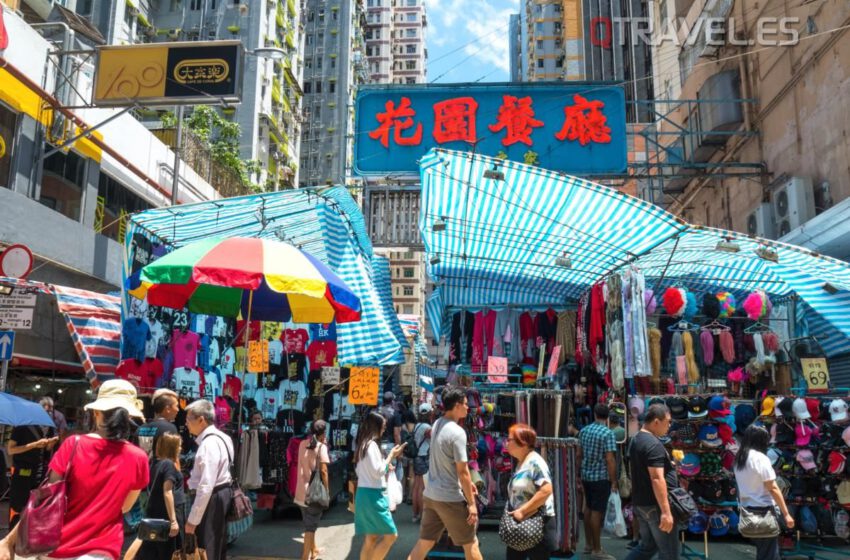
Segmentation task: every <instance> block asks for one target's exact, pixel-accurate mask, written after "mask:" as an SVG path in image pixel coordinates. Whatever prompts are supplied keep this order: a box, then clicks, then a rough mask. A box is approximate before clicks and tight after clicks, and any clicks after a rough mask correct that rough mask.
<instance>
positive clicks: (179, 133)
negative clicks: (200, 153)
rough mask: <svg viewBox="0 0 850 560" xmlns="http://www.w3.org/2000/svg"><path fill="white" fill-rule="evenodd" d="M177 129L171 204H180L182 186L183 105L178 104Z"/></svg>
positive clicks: (172, 171)
mask: <svg viewBox="0 0 850 560" xmlns="http://www.w3.org/2000/svg"><path fill="white" fill-rule="evenodd" d="M176 114H177V131H176V134H175V136H176V138H175V140H174V167H173V169H172V170H171V205H172V206H176V205H177V204H179V201H178V200H177V193H178V189H179V187H180V152H182V150H183V105H178V106H177V111H176Z"/></svg>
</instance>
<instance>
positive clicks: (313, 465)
mask: <svg viewBox="0 0 850 560" xmlns="http://www.w3.org/2000/svg"><path fill="white" fill-rule="evenodd" d="M326 430H327V423H326V422H325V421H324V420H316V421H315V422H313V424H312V425H311V426H310V430H309V434H310V437H309V439H305V440H304V441H302V442H301V443H300V444H299V445H298V484H297V486H296V487H295V500H294V501H295V503H296V504H297V505H298V506H299V507H300V508H301V517H302V519H303V520H304V549H303V550H302V551H301V560H316V559H317V558H318V557H319V555H320V554H321V550H320V549H319V547H318V546H316V529H318V527H319V522H320V521H321V520H322V512H323V511H324V510H325V509H326V508H327V507H328V503H327V501H328V493H329V492H330V487H329V486H328V463H330V462H331V461H330V458H329V457H328V444H327V436H326ZM317 476H318V477H319V480H318V481H317V480H316V477H317ZM319 483H320V484H321V485H322V486H324V495H323V496H319V495H317V494H316V493H315V491H314V488H315V485H316V484H319ZM319 490H321V487H320V488H319ZM320 493H321V492H319V494H320ZM314 494H316V495H314Z"/></svg>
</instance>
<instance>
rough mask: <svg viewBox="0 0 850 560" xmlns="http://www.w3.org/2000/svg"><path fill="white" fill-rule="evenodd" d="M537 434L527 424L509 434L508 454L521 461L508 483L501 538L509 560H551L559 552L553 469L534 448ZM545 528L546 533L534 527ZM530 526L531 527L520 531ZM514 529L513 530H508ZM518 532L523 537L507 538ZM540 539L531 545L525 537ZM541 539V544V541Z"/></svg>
mask: <svg viewBox="0 0 850 560" xmlns="http://www.w3.org/2000/svg"><path fill="white" fill-rule="evenodd" d="M536 444H537V432H535V431H534V429H533V428H532V427H531V426H528V425H526V424H514V425H513V426H511V428H510V430H509V431H508V446H507V449H508V453H510V455H511V456H512V457H513V458H514V459H516V460H517V468H516V470H515V471H514V473H513V475H512V476H511V480H510V482H509V483H508V503H507V507H506V510H505V516H508V515H509V516H510V517H512V518H513V520H514V521H515V522H516V523H515V524H514V523H509V522H510V520H509V519H503V520H502V523H501V524H500V527H499V536H501V537H502V540H503V541H505V544H507V552H506V553H505V558H506V560H548V559H549V557H550V556H551V554H552V551H553V550H555V548H556V546H557V545H556V538H557V536H556V527H555V498H554V497H553V496H552V490H553V488H552V476H551V475H550V474H549V465H547V464H546V461H545V460H544V459H543V457H541V456H540V454H538V453H537V452H536V451H535V450H534V448H535V446H536ZM535 523H537V524H542V529H538V528H537V527H533V526H532V524H535ZM523 524H527V525H529V526H528V527H520V525H523ZM508 525H510V526H511V527H512V528H511V529H507V528H506V526H508ZM506 531H509V532H515V533H516V534H518V535H521V537H515V536H513V535H508V534H506ZM528 534H533V535H536V536H535V537H534V538H533V540H536V541H537V542H536V543H533V542H529V541H528V540H527V537H526V536H525V535H528ZM538 539H539V540H538Z"/></svg>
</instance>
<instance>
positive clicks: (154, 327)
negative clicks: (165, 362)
mask: <svg viewBox="0 0 850 560" xmlns="http://www.w3.org/2000/svg"><path fill="white" fill-rule="evenodd" d="M148 327H149V328H150V338H149V339H148V342H147V344H146V345H145V357H147V358H156V357H157V353H158V352H159V343H160V341H161V340H162V337H163V335H164V334H165V329H163V327H162V323H160V322H159V321H157V320H156V319H153V320H151V321H149V322H148Z"/></svg>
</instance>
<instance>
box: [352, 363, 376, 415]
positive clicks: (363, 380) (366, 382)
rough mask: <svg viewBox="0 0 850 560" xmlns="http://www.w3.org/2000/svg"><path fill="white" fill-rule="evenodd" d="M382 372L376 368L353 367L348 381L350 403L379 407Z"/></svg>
mask: <svg viewBox="0 0 850 560" xmlns="http://www.w3.org/2000/svg"><path fill="white" fill-rule="evenodd" d="M380 384H381V370H380V369H378V368H376V367H353V368H351V376H350V377H349V381H348V402H349V403H351V404H365V405H369V406H377V405H378V391H379V390H380Z"/></svg>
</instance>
